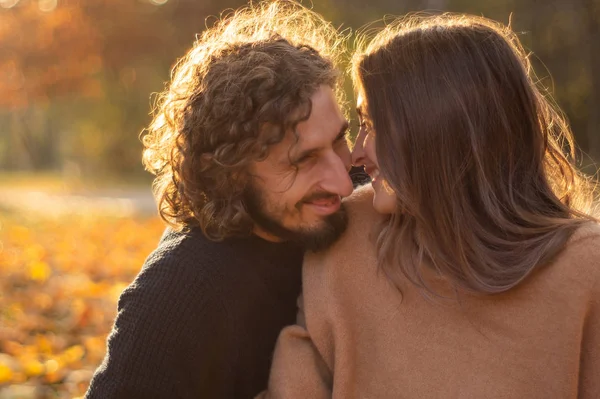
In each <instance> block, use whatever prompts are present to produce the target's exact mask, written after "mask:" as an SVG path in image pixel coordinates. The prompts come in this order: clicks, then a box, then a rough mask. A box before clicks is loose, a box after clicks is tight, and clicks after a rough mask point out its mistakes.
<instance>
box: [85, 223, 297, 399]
mask: <svg viewBox="0 0 600 399" xmlns="http://www.w3.org/2000/svg"><path fill="white" fill-rule="evenodd" d="M301 267H302V251H301V249H300V248H298V247H297V246H295V245H293V244H290V243H270V242H267V241H265V240H262V239H260V238H258V237H256V236H253V237H249V238H236V239H228V240H225V241H223V242H212V241H209V240H207V239H206V238H205V237H204V236H203V234H202V232H201V231H200V230H198V229H193V230H192V231H191V232H188V233H187V234H184V233H175V232H172V231H167V233H165V235H164V236H163V238H162V239H161V242H160V244H159V246H158V248H157V250H156V251H155V252H154V253H153V254H152V255H151V256H150V257H149V258H148V259H147V261H146V263H145V264H144V267H143V269H142V271H141V272H140V274H139V275H138V277H137V278H136V279H135V281H134V282H133V283H132V284H131V285H130V286H129V287H128V288H127V289H126V290H125V291H124V292H123V294H122V295H121V298H120V300H119V313H118V315H117V319H116V321H115V325H114V328H113V331H112V333H111V335H110V337H109V340H108V352H107V355H106V357H105V359H104V362H103V363H102V365H101V366H100V367H99V368H98V370H97V371H96V374H95V375H94V378H93V379H92V382H91V384H90V387H89V390H88V392H87V394H86V398H87V399H113V398H123V399H125V398H126V399H137V398H140V399H142V398H143V399H153V398H194V399H199V398H251V397H253V396H254V395H256V394H258V393H259V392H260V391H261V390H263V389H265V388H266V386H267V379H268V374H269V368H270V365H271V357H272V353H273V349H274V346H275V341H276V339H277V336H278V334H279V332H280V330H281V329H282V328H283V327H284V326H286V325H289V324H293V323H294V321H295V316H296V299H297V297H298V295H299V293H300V284H301Z"/></svg>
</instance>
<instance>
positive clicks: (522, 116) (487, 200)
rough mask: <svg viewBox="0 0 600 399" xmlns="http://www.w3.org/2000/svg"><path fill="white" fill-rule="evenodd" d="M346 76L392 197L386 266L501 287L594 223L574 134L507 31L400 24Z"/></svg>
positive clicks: (447, 22)
mask: <svg viewBox="0 0 600 399" xmlns="http://www.w3.org/2000/svg"><path fill="white" fill-rule="evenodd" d="M353 75H354V82H355V84H356V86H357V90H358V91H359V92H361V93H362V94H363V96H364V98H365V100H366V103H367V111H368V115H369V118H370V119H371V123H372V124H373V128H374V132H375V143H376V150H377V157H378V162H379V166H380V170H381V173H382V176H383V177H384V179H385V180H386V184H387V185H388V187H389V189H391V190H393V192H394V193H395V195H396V197H397V212H396V213H395V214H394V215H392V217H391V219H390V220H389V223H388V224H387V225H386V226H385V227H384V228H383V230H382V231H381V233H380V235H379V238H378V243H377V245H378V253H379V262H380V265H381V266H382V267H383V268H384V270H385V271H386V272H387V273H388V274H391V275H394V274H395V275H397V270H398V268H399V269H400V270H401V271H402V273H403V274H404V275H405V276H406V277H407V278H408V279H410V280H411V281H412V282H413V283H415V284H417V285H418V286H421V287H424V288H425V289H428V287H427V282H426V279H425V278H424V275H423V270H424V267H423V265H425V264H426V265H428V267H432V268H433V269H434V270H436V271H437V272H438V273H439V274H440V275H442V276H444V277H445V278H447V279H449V280H450V281H451V282H452V283H453V284H454V285H455V286H456V287H460V288H463V289H466V290H468V291H471V292H476V293H483V294H493V293H500V292H504V291H507V290H510V289H511V288H513V287H515V286H517V285H518V284H519V283H521V282H522V281H523V280H524V279H525V278H526V277H527V276H528V275H530V274H531V273H532V271H534V270H536V269H537V268H539V267H542V266H543V265H546V264H548V263H549V262H550V261H551V260H552V258H553V257H554V256H555V255H556V254H557V253H558V252H559V251H560V250H561V249H562V248H563V247H564V245H565V243H566V242H567V240H568V239H569V237H570V236H571V234H572V233H573V232H574V231H575V230H576V229H577V228H578V227H580V226H581V225H582V224H584V223H587V222H589V221H592V220H595V219H594V217H592V216H590V212H591V211H590V206H591V199H592V196H591V194H592V189H591V184H590V180H589V179H586V178H585V177H584V176H583V175H582V174H580V173H579V172H578V171H577V170H576V168H575V167H574V166H573V161H574V152H575V145H574V142H573V135H572V133H571V131H570V129H569V127H568V125H567V123H566V121H565V119H564V118H563V117H562V115H561V114H560V113H559V112H558V111H557V109H555V108H554V106H553V104H552V103H551V101H550V100H549V98H548V95H547V94H542V92H541V91H540V90H539V89H538V88H536V84H535V83H534V75H533V72H532V69H531V65H530V63H529V60H528V57H527V54H526V52H525V51H524V49H523V47H522V46H521V44H520V43H519V41H518V39H517V37H516V35H515V34H514V33H513V32H512V31H511V30H510V29H509V28H507V27H505V26H502V25H500V24H498V23H495V22H493V21H490V20H487V19H485V18H480V17H472V16H464V15H451V14H444V15H441V16H433V17H423V16H412V17H409V18H407V19H402V20H398V21H396V22H394V23H393V24H390V25H388V26H387V27H386V28H385V29H383V30H382V31H381V32H380V33H378V34H377V35H376V36H375V37H374V39H373V40H371V41H370V43H369V44H368V45H367V46H366V48H365V49H364V50H363V51H360V52H358V53H357V54H356V56H355V58H354V60H353ZM428 290H429V289H428Z"/></svg>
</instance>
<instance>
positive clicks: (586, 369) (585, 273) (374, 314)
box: [261, 186, 600, 399]
mask: <svg viewBox="0 0 600 399" xmlns="http://www.w3.org/2000/svg"><path fill="white" fill-rule="evenodd" d="M346 206H347V209H348V214H349V218H350V224H349V226H348V230H347V231H346V233H345V234H344V235H343V236H342V238H341V239H340V240H339V241H338V242H337V243H336V244H334V246H333V247H331V248H330V249H329V250H328V251H326V252H323V253H319V254H310V255H308V254H307V256H306V258H305V263H304V270H303V297H304V298H303V301H302V303H301V305H302V306H301V312H300V315H299V319H298V325H294V326H291V327H287V328H285V329H284V330H283V331H282V333H281V335H280V337H279V340H278V344H277V347H276V351H275V355H274V363H273V368H272V371H271V377H270V381H269V391H268V392H265V393H263V394H262V395H261V397H263V398H277V399H279V398H286V399H290V398H293V399H301V398H309V397H310V398H331V397H333V398H343V399H353V398H357V399H358V398H360V399H380V398H381V399H383V398H428V399H431V398H440V399H441V398H444V399H447V398H461V399H463V398H473V399H480V398H507V399H508V398H511V399H522V398H528V399H548V398H561V399H562V398H573V399H575V398H579V399H598V398H600V228H599V227H598V226H597V225H596V224H592V223H590V224H589V225H588V226H586V227H582V228H580V229H579V230H578V231H577V232H575V233H574V235H573V236H572V237H571V238H570V240H569V242H568V243H567V245H566V246H565V248H564V249H563V250H562V252H560V253H559V255H558V256H557V257H556V258H555V259H554V261H553V262H552V263H551V264H548V265H546V266H544V267H542V268H540V269H539V270H538V271H537V272H535V273H533V274H532V275H531V276H529V277H528V278H527V280H525V281H524V283H523V284H522V285H520V286H519V287H517V288H515V289H512V290H510V291H509V292H507V293H504V294H501V295H494V296H477V295H469V294H466V293H459V294H458V297H456V293H455V292H454V291H453V290H452V289H451V286H450V285H449V284H448V282H447V281H445V280H444V279H443V278H441V277H439V276H437V275H435V273H434V272H433V271H431V273H430V274H431V275H430V276H429V277H430V278H428V283H430V286H431V287H432V288H434V289H435V290H436V291H437V292H440V293H441V294H443V295H445V296H447V297H449V299H431V298H427V297H425V296H424V295H423V293H422V292H420V291H419V290H418V289H416V288H415V287H414V286H413V285H412V284H410V283H409V282H408V281H400V282H399V285H400V287H399V289H398V288H397V287H395V286H394V285H393V284H391V283H390V280H389V279H388V278H387V277H386V275H385V273H384V272H382V271H381V270H379V269H378V267H377V262H376V250H375V245H374V244H373V241H372V240H371V239H370V237H369V232H370V231H372V230H373V228H374V226H375V225H376V224H377V223H378V220H380V216H379V215H378V214H377V213H375V212H374V210H373V207H372V190H371V188H370V186H366V187H363V188H361V189H358V190H356V191H355V193H354V194H353V195H352V197H350V198H349V200H348V201H346Z"/></svg>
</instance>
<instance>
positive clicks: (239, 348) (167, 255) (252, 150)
mask: <svg viewBox="0 0 600 399" xmlns="http://www.w3.org/2000/svg"><path fill="white" fill-rule="evenodd" d="M338 38H339V36H338V34H337V32H336V31H335V30H334V29H333V28H331V26H330V25H328V24H325V23H324V22H323V20H322V19H321V18H320V17H319V16H317V15H316V14H314V13H313V12H311V11H309V10H307V9H305V8H303V7H301V6H299V5H297V4H294V3H292V2H281V3H271V4H265V3H263V4H261V5H258V6H257V5H255V6H251V7H249V8H246V9H243V10H240V11H238V12H236V13H235V14H233V15H231V16H229V17H228V18H227V19H225V20H223V21H221V22H220V23H218V24H217V25H216V26H215V27H213V28H211V29H209V30H208V31H206V32H205V33H204V34H203V35H202V36H201V38H200V39H199V40H198V42H197V43H196V44H195V46H194V48H193V49H192V50H190V52H189V53H188V54H187V56H186V57H185V58H184V59H182V60H181V61H180V62H179V63H178V65H177V67H176V70H175V72H174V74H173V80H172V82H171V84H170V87H169V89H168V90H166V92H165V93H163V95H162V97H161V101H160V103H159V106H158V108H157V114H156V115H155V118H154V121H153V123H152V124H151V126H150V128H149V132H148V134H147V135H146V136H145V137H144V145H145V148H146V149H145V152H144V162H145V165H146V167H147V168H148V169H149V170H151V171H153V172H154V173H155V174H156V175H157V178H156V181H155V195H156V198H157V202H158V204H159V210H160V214H161V216H162V217H163V218H164V219H165V220H166V221H167V222H168V223H169V224H170V225H171V229H169V230H167V232H166V233H165V235H164V236H163V237H162V239H161V242H160V244H159V246H158V248H157V249H156V251H154V253H153V254H151V255H150V256H149V258H148V259H147V261H146V263H145V265H144V267H143V269H142V271H141V272H140V274H139V275H138V276H137V278H136V279H135V281H134V282H133V283H132V284H131V285H130V286H129V287H128V288H127V289H126V290H125V291H124V292H123V294H122V296H121V298H120V300H119V312H118V316H117V319H116V321H115V325H114V329H113V331H112V333H111V334H110V336H109V339H108V352H107V355H106V358H105V359H104V361H103V363H102V364H101V365H100V367H99V368H98V370H97V372H96V374H95V376H94V378H93V379H92V382H91V384H90V387H89V390H88V392H87V394H86V398H88V399H96V398H102V399H111V398H127V399H135V398H144V399H151V398H249V397H253V396H254V395H256V394H258V393H259V392H260V391H261V390H263V389H264V388H265V387H266V384H267V379H268V373H269V367H270V363H271V356H272V352H273V349H274V345H275V341H276V338H277V336H278V334H279V332H280V330H281V329H282V328H283V327H284V326H286V325H288V324H292V323H294V321H295V315H296V298H297V296H298V295H299V293H300V282H301V276H300V273H301V264H302V254H303V251H304V250H305V249H307V250H313V251H316V250H320V249H322V248H325V247H327V246H328V245H330V244H331V243H332V242H334V241H335V240H336V239H337V238H338V236H339V235H340V234H341V233H342V232H343V230H344V229H345V226H346V217H345V213H344V210H343V208H342V206H341V198H342V197H344V196H348V195H349V194H350V193H351V192H352V182H351V180H350V178H349V175H348V169H349V167H350V153H349V150H348V147H347V143H346V130H347V128H348V123H347V121H346V120H345V118H344V116H343V115H342V112H341V111H340V109H339V107H338V102H337V99H336V94H335V93H336V92H337V91H339V89H338V88H337V85H336V81H337V79H338V72H337V71H336V69H335V68H334V64H333V60H334V58H335V57H334V53H333V52H331V51H332V49H333V48H334V47H335V45H336V43H338ZM317 48H319V49H323V50H322V51H321V52H320V51H317ZM328 52H330V53H328Z"/></svg>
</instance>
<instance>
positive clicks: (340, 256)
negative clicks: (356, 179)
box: [304, 184, 382, 274]
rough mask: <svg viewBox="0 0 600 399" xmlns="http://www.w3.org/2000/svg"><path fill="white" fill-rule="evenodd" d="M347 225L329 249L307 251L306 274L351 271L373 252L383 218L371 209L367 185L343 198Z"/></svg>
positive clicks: (371, 203) (370, 189) (370, 193)
mask: <svg viewBox="0 0 600 399" xmlns="http://www.w3.org/2000/svg"><path fill="white" fill-rule="evenodd" d="M343 206H344V209H345V212H346V214H347V216H348V226H347V228H346V230H345V231H344V233H343V234H342V235H341V236H340V238H339V239H338V240H337V241H336V242H335V243H334V244H333V245H332V246H331V247H329V248H328V249H326V250H324V251H320V252H317V253H315V252H309V253H307V254H306V255H305V258H304V268H305V274H306V272H307V271H308V272H309V273H321V272H324V271H326V270H330V271H332V270H331V269H334V271H335V273H336V274H337V273H340V272H343V269H346V268H352V267H353V266H352V265H353V264H354V263H356V262H360V261H361V259H362V258H364V257H368V256H370V255H371V254H372V253H374V252H375V235H376V229H377V227H378V226H379V224H380V222H381V220H382V216H381V215H380V214H378V213H377V212H375V210H374V209H373V188H372V187H371V185H370V184H367V185H364V186H361V187H359V188H357V189H356V190H354V192H353V193H352V195H350V196H349V197H346V198H344V201H343Z"/></svg>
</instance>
